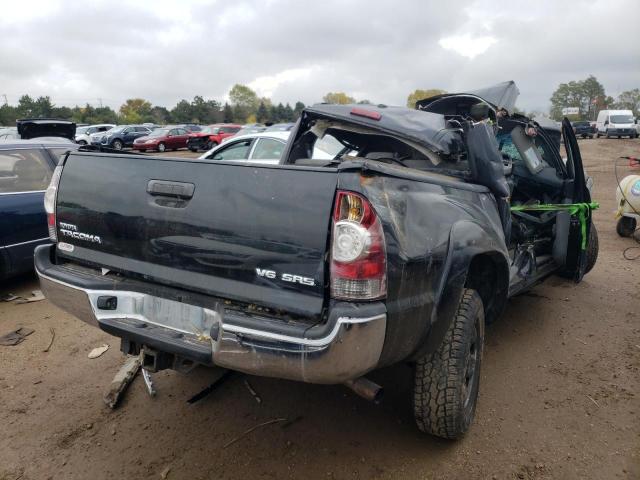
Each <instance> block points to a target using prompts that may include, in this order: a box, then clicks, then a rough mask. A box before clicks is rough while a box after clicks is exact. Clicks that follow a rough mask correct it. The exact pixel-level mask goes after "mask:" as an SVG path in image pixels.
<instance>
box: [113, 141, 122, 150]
mask: <svg viewBox="0 0 640 480" xmlns="http://www.w3.org/2000/svg"><path fill="white" fill-rule="evenodd" d="M111 146H112V147H113V148H115V149H116V150H122V147H124V144H123V143H122V140H114V141H113V143H112V144H111Z"/></svg>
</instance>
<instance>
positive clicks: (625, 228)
mask: <svg viewBox="0 0 640 480" xmlns="http://www.w3.org/2000/svg"><path fill="white" fill-rule="evenodd" d="M636 226H637V222H636V219H635V218H633V217H620V220H618V223H617V224H616V232H617V233H618V235H620V236H621V237H630V236H631V235H633V232H635V231H636Z"/></svg>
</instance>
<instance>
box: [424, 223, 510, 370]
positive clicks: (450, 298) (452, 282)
mask: <svg viewBox="0 0 640 480" xmlns="http://www.w3.org/2000/svg"><path fill="white" fill-rule="evenodd" d="M478 262H480V263H478ZM487 262H490V263H487ZM488 266H489V268H486V267H488ZM477 268H481V269H482V270H483V271H486V272H489V271H491V269H493V270H492V274H494V275H495V276H494V278H493V282H492V284H490V285H486V286H488V287H490V288H486V286H485V289H484V291H482V292H480V291H479V292H478V293H479V294H480V296H481V297H483V296H484V298H483V303H486V305H485V306H484V307H485V315H489V317H488V319H489V321H491V320H493V319H494V318H496V317H497V316H499V315H500V314H501V313H502V310H503V309H504V306H505V304H506V300H507V293H508V289H509V262H508V252H507V248H506V246H505V244H504V237H503V236H501V235H499V234H496V232H495V231H490V230H487V229H485V228H483V227H482V226H481V225H480V224H478V223H476V222H473V221H469V220H461V221H458V222H456V223H454V224H453V226H452V227H451V231H450V233H449V244H448V250H447V257H446V260H445V264H444V268H443V271H442V275H441V277H440V282H439V284H438V286H437V289H436V291H435V297H434V307H433V309H432V310H431V318H430V319H429V322H430V327H429V328H428V329H427V331H426V334H425V338H423V339H422V341H421V342H420V343H419V344H418V345H419V346H418V349H417V350H416V352H415V353H414V354H413V355H412V359H416V358H420V357H422V356H423V355H425V354H428V353H431V352H434V351H435V350H436V349H437V348H438V347H439V346H440V344H441V343H442V340H443V338H444V336H445V334H446V332H447V330H448V328H449V326H450V324H451V322H452V321H453V318H454V316H455V313H456V309H457V308H458V304H459V303H460V299H461V297H462V293H463V291H464V289H465V287H470V288H475V289H478V290H480V289H482V288H483V287H480V286H477V285H475V284H474V283H475V282H474V281H473V279H472V278H470V274H476V271H475V270H476V269H477ZM469 283H470V284H469ZM489 296H491V298H489ZM489 300H491V301H489Z"/></svg>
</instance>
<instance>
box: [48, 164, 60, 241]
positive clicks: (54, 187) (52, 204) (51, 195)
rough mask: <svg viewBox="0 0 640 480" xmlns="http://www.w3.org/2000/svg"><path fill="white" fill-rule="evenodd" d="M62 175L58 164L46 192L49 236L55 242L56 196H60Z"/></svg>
mask: <svg viewBox="0 0 640 480" xmlns="http://www.w3.org/2000/svg"><path fill="white" fill-rule="evenodd" d="M60 175H62V166H57V167H56V168H55V170H54V171H53V176H52V177H51V182H49V187H47V190H46V192H45V193H44V210H45V212H47V226H48V227H49V238H50V239H51V241H53V242H57V241H58V235H57V232H56V198H57V196H58V184H59V183H60Z"/></svg>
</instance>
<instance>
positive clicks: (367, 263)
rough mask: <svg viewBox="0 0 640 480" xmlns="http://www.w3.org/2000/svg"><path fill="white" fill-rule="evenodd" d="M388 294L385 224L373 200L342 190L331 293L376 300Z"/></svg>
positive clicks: (337, 207)
mask: <svg viewBox="0 0 640 480" xmlns="http://www.w3.org/2000/svg"><path fill="white" fill-rule="evenodd" d="M386 294H387V255H386V248H385V242H384V234H383V231H382V225H381V223H380V220H379V219H378V216H377V215H376V212H375V211H374V210H373V207H372V206H371V204H370V203H369V201H368V200H367V199H366V198H364V197H362V196H361V195H358V194H356V193H352V192H345V191H338V194H337V197H336V203H335V208H334V213H333V233H332V241H331V296H332V297H333V298H336V299H341V300H376V299H379V298H383V297H384V296H386Z"/></svg>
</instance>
